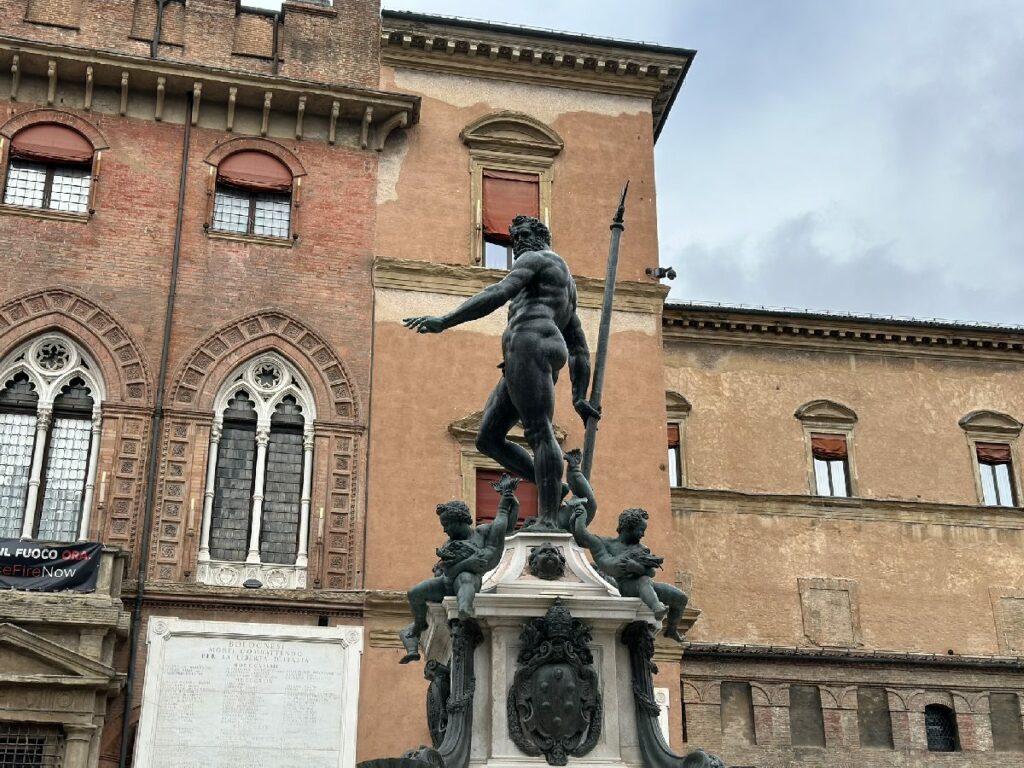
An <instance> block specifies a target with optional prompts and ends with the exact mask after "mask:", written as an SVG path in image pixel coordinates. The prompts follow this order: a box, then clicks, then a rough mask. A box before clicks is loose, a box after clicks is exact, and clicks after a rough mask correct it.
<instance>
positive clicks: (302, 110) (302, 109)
mask: <svg viewBox="0 0 1024 768" xmlns="http://www.w3.org/2000/svg"><path fill="white" fill-rule="evenodd" d="M305 114H306V97H305V96H299V106H298V108H297V109H296V112H295V138H296V139H301V138H302V118H303V117H304V116H305Z"/></svg>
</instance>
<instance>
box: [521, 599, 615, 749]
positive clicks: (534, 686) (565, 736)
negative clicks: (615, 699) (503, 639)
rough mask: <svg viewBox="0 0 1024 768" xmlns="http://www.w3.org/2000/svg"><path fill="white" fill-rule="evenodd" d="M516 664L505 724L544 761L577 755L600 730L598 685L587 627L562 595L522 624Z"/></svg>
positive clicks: (595, 740)
mask: <svg viewBox="0 0 1024 768" xmlns="http://www.w3.org/2000/svg"><path fill="white" fill-rule="evenodd" d="M520 640H521V642H522V648H521V650H520V651H519V657H518V659H517V662H518V668H517V669H516V674H515V678H514V679H513V681H512V687H511V689H510V690H509V692H508V708H507V713H508V730H509V736H511V738H512V741H513V742H515V745H516V746H517V747H519V749H521V750H522V751H523V752H525V753H526V754H527V755H541V754H543V755H544V757H545V759H546V760H547V761H548V764H549V765H565V764H566V763H567V762H568V758H569V756H570V755H572V756H573V757H582V756H583V755H585V754H587V753H588V752H590V751H591V750H592V749H593V748H594V745H595V744H597V740H598V738H599V737H600V736H601V719H602V706H601V690H600V686H599V685H598V682H597V673H596V672H595V671H594V667H593V664H594V656H593V654H592V653H591V651H590V647H589V646H590V628H589V627H587V626H586V625H584V624H583V622H581V621H580V620H579V619H574V618H573V617H572V615H571V614H570V613H569V609H568V608H566V607H565V606H564V605H562V603H561V600H556V601H555V604H554V605H553V606H552V607H551V608H550V609H548V612H547V614H545V616H544V618H541V619H533V620H531V621H529V622H527V623H526V624H525V625H524V626H523V631H522V634H521V636H520Z"/></svg>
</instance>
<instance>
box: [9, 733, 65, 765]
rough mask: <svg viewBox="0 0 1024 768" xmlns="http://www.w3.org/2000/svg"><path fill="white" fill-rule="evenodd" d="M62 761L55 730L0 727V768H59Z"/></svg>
mask: <svg viewBox="0 0 1024 768" xmlns="http://www.w3.org/2000/svg"><path fill="white" fill-rule="evenodd" d="M63 757H64V734H63V733H62V732H61V730H60V728H58V727H57V726H52V725H51V726H46V725H32V724H29V723H0V768H60V766H61V762H62V760H63Z"/></svg>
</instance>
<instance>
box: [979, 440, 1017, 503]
mask: <svg viewBox="0 0 1024 768" xmlns="http://www.w3.org/2000/svg"><path fill="white" fill-rule="evenodd" d="M974 451H975V456H976V457H977V459H978V475H979V476H980V477H981V500H982V503H983V504H984V505H985V506H987V507H1015V506H1017V493H1016V488H1015V487H1014V482H1013V460H1012V459H1011V457H1010V446H1009V445H1006V444H1005V443H975V444H974Z"/></svg>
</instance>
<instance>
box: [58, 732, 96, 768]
mask: <svg viewBox="0 0 1024 768" xmlns="http://www.w3.org/2000/svg"><path fill="white" fill-rule="evenodd" d="M95 732H96V726H95V725H82V724H78V723H75V724H69V723H65V724H64V739H65V741H64V763H63V768H88V765H89V749H90V747H91V746H92V736H93V733H95Z"/></svg>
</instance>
